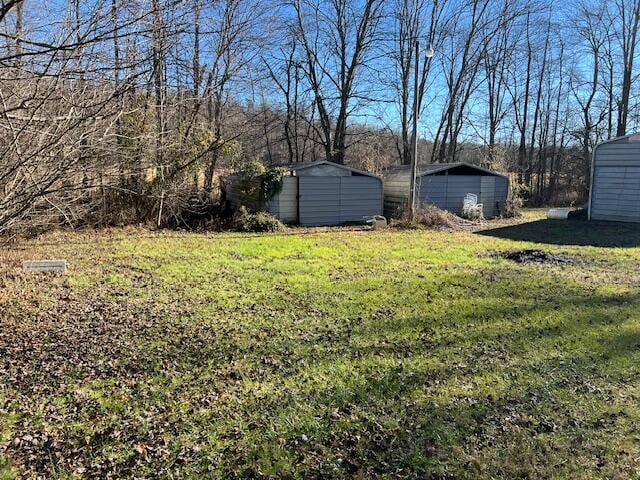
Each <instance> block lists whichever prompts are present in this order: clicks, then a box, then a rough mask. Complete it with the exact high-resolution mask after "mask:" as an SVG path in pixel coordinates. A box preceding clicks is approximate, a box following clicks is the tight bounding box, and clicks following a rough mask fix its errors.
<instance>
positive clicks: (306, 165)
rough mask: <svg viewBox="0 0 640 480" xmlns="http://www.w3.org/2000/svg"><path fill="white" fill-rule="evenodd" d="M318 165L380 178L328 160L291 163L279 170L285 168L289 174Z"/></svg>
mask: <svg viewBox="0 0 640 480" xmlns="http://www.w3.org/2000/svg"><path fill="white" fill-rule="evenodd" d="M320 165H330V166H332V167H336V168H341V169H343V170H348V171H350V172H352V173H356V174H358V175H365V176H367V177H374V178H380V177H379V176H378V175H374V174H373V173H370V172H366V171H364V170H358V169H357V168H353V167H349V166H347V165H341V164H339V163H335V162H330V161H329V160H320V161H318V162H304V163H292V164H289V165H282V166H281V168H286V169H287V170H290V171H291V172H297V171H299V170H304V169H307V168H315V167H319V166H320Z"/></svg>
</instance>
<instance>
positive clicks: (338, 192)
mask: <svg viewBox="0 0 640 480" xmlns="http://www.w3.org/2000/svg"><path fill="white" fill-rule="evenodd" d="M298 182H299V183H298V189H299V190H298V191H299V202H300V207H299V211H300V225H305V226H320V225H340V224H343V223H351V222H362V221H363V217H365V216H371V215H380V214H382V182H381V180H380V179H378V178H375V177H366V176H352V177H320V176H312V175H309V176H301V177H298Z"/></svg>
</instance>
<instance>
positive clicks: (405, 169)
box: [387, 162, 506, 178]
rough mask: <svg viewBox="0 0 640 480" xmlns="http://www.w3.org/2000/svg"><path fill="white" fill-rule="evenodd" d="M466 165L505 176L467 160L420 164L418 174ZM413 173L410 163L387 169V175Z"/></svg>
mask: <svg viewBox="0 0 640 480" xmlns="http://www.w3.org/2000/svg"><path fill="white" fill-rule="evenodd" d="M460 167H464V168H465V169H471V170H475V171H477V172H478V174H484V175H493V176H496V177H505V178H506V176H505V175H503V174H501V173H498V172H494V171H492V170H489V169H487V168H484V167H479V166H478V165H472V164H470V163H466V162H454V163H432V164H429V165H420V166H418V176H419V177H423V176H426V175H435V174H436V173H441V172H444V171H447V170H452V169H455V168H460ZM410 173H411V166H410V165H402V166H399V167H394V168H391V169H389V170H387V176H402V175H409V174H410Z"/></svg>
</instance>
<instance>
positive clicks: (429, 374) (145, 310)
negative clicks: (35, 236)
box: [0, 217, 640, 479]
mask: <svg viewBox="0 0 640 480" xmlns="http://www.w3.org/2000/svg"><path fill="white" fill-rule="evenodd" d="M528 220H529V221H530V222H531V223H526V224H522V225H498V226H495V227H494V226H491V225H489V226H488V227H487V228H488V229H489V230H488V231H481V232H457V233H451V232H440V231H426V230H425V231H420V230H417V231H416V230H411V231H408V230H405V231H399V230H389V231H382V232H355V231H344V230H335V231H330V232H316V233H300V234H297V235H271V234H267V235H239V234H217V235H196V234H188V233H185V234H178V233H150V232H142V231H131V232H123V231H119V232H115V233H114V232H111V233H75V234H71V233H61V234H56V235H49V236H47V237H44V238H42V239H40V240H38V241H35V242H31V243H28V244H24V245H21V246H19V247H15V248H14V249H11V250H7V249H5V250H4V251H2V252H1V253H0V261H1V262H2V263H1V265H0V479H7V478H14V477H20V478H38V477H40V478H60V479H62V478H87V477H91V478H128V477H135V478H141V477H142V478H144V477H150V478H213V479H218V478H219V479H225V478H258V477H264V478H305V479H307V478H316V479H320V478H322V479H333V478H419V479H426V478H437V479H445V478H487V479H488V478H504V479H513V478H566V479H579V478H584V479H587V478H588V479H593V478H607V479H611V478H637V477H638V476H640V428H639V427H638V425H640V295H639V290H638V285H639V284H640V267H639V263H638V262H639V260H640V226H638V227H636V226H625V225H618V224H593V225H586V224H582V223H577V222H561V221H560V222H546V221H543V220H540V219H538V218H535V217H533V218H529V219H528ZM532 241H533V242H542V243H533V242H532ZM516 248H517V249H523V248H539V249H543V250H545V251H547V252H549V253H552V254H560V255H562V257H561V258H563V259H566V258H570V259H571V261H570V262H567V263H559V264H550V265H547V264H536V263H526V264H519V263H514V262H512V261H510V260H506V259H503V258H499V257H497V256H496V255H490V254H488V253H489V252H491V251H495V250H505V249H516ZM26 258H67V259H68V260H69V262H70V268H71V271H70V273H69V274H68V275H67V276H55V275H53V276H52V275H26V274H23V273H21V272H20V271H19V268H18V266H19V263H18V262H19V261H20V260H22V259H26Z"/></svg>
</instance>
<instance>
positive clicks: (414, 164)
mask: <svg viewBox="0 0 640 480" xmlns="http://www.w3.org/2000/svg"><path fill="white" fill-rule="evenodd" d="M415 48H416V51H415V56H416V57H415V69H414V79H413V132H412V135H413V136H412V139H411V141H412V143H413V153H412V154H411V183H410V186H409V188H410V190H409V218H410V219H411V220H413V217H414V214H415V210H416V179H417V176H418V103H419V102H418V89H419V85H418V74H419V70H420V41H419V40H416V47H415Z"/></svg>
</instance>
